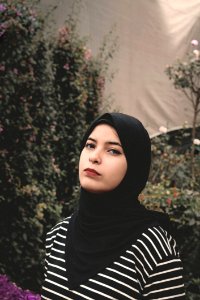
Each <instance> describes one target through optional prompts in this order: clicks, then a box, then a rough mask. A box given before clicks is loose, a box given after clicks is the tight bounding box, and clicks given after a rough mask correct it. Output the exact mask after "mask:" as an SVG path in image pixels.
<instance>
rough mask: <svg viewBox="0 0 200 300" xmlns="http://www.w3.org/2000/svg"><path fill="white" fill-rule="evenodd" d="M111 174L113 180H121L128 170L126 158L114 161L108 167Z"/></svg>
mask: <svg viewBox="0 0 200 300" xmlns="http://www.w3.org/2000/svg"><path fill="white" fill-rule="evenodd" d="M108 169H109V173H110V174H109V176H110V177H111V178H112V179H113V181H121V180H122V179H123V178H124V176H125V174H126V171H127V163H126V159H122V160H120V161H113V162H112V164H111V165H110V166H109V167H108Z"/></svg>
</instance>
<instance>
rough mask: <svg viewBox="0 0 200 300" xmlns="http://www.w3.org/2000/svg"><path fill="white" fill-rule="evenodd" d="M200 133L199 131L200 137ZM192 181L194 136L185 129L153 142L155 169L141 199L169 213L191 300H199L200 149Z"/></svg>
mask: <svg viewBox="0 0 200 300" xmlns="http://www.w3.org/2000/svg"><path fill="white" fill-rule="evenodd" d="M198 132H199V130H197V133H198ZM195 146H196V149H195V150H196V151H195V159H194V162H195V164H194V166H195V169H196V177H195V178H194V179H193V180H191V134H190V133H189V131H188V130H186V129H182V130H180V131H178V132H176V133H175V134H174V133H167V134H161V135H159V136H157V137H154V138H153V139H152V159H153V161H152V168H151V174H150V178H149V182H148V184H147V186H146V188H145V190H144V195H141V199H142V200H143V202H144V204H145V205H146V206H147V207H148V208H149V209H154V210H159V211H164V212H167V213H168V214H169V216H170V218H171V221H172V225H173V226H172V227H173V234H174V236H175V238H176V240H177V242H178V245H179V249H180V253H181V258H182V261H183V266H184V272H185V282H186V288H187V299H190V300H192V299H198V297H199V296H198V295H199V289H198V285H197V284H196V282H197V281H198V278H200V272H199V264H200V191H199V178H200V173H199V171H200V157H199V154H200V147H199V145H195Z"/></svg>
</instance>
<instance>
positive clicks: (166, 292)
mask: <svg viewBox="0 0 200 300" xmlns="http://www.w3.org/2000/svg"><path fill="white" fill-rule="evenodd" d="M69 218H70V217H68V218H66V219H65V220H63V221H62V222H60V223H58V224H57V225H56V226H55V227H54V228H53V229H52V230H51V231H50V232H49V233H48V234H47V239H46V260H45V280H44V284H43V288H42V299H46V300H61V299H69V300H71V299H74V300H75V299H76V300H81V299H88V300H98V299H99V300H101V299H113V300H114V299H133V300H134V299H135V300H136V299H163V300H164V299H166V300H168V299H176V300H178V299H185V292H184V284H183V277H182V271H183V269H182V263H181V260H180V258H179V253H178V250H177V247H176V242H175V240H174V239H173V238H172V237H171V236H170V235H169V234H168V233H167V232H166V231H165V230H163V229H162V228H161V227H159V226H158V227H157V226H156V227H151V228H148V229H147V230H146V231H145V232H144V233H142V234H141V236H140V238H138V239H137V241H136V242H135V243H134V244H133V245H132V246H131V247H130V248H129V249H127V250H126V251H124V252H123V253H122V254H121V256H119V258H118V259H117V260H116V261H113V262H112V263H111V264H110V265H109V266H107V267H106V268H105V269H103V270H102V271H101V272H100V273H98V274H96V275H95V276H94V277H92V278H90V279H88V281H86V282H85V283H84V284H81V285H80V286H79V287H78V288H76V289H75V290H69V289H68V279H67V274H66V261H65V256H66V255H67V253H65V241H66V235H67V230H68V224H69Z"/></svg>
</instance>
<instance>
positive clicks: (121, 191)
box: [66, 113, 169, 289]
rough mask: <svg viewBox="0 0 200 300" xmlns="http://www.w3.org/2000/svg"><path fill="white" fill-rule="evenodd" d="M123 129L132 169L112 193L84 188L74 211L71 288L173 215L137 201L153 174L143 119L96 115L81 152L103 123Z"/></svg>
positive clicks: (70, 231)
mask: <svg viewBox="0 0 200 300" xmlns="http://www.w3.org/2000/svg"><path fill="white" fill-rule="evenodd" d="M102 123H103V124H108V125H110V126H112V127H113V128H114V129H115V130H116V132H117V133H118V136H119V139H120V142H121V144H122V147H123V150H124V154H125V156H126V160H127V172H126V175H125V177H124V178H123V180H122V182H121V183H120V184H119V185H118V186H117V187H116V188H115V189H114V190H112V191H110V192H106V193H101V194H94V193H90V192H88V191H86V190H84V189H83V188H81V192H80V199H79V208H78V210H77V211H76V212H75V213H74V214H73V215H72V217H71V219H70V223H69V229H68V235H67V241H66V264H67V265H66V267H67V268H66V269H67V277H68V284H69V288H70V289H74V288H76V287H78V286H79V285H80V284H83V283H84V282H85V281H87V280H88V279H89V278H91V277H93V276H95V275H96V274H97V273H98V272H100V271H101V270H103V269H104V268H106V267H107V266H108V265H109V264H112V263H113V262H114V260H115V259H117V258H118V257H119V256H120V255H121V254H122V253H123V251H126V249H128V247H130V246H131V245H132V244H133V243H134V242H135V241H136V240H137V238H139V236H140V235H141V234H142V233H143V232H144V230H146V229H147V228H148V227H152V226H154V225H160V226H162V227H163V228H164V229H166V230H168V229H169V218H168V216H167V215H165V214H163V213H159V212H154V211H149V210H147V209H146V208H145V207H144V206H143V205H141V204H140V202H139V201H138V195H139V194H140V193H141V191H142V190H143V188H144V187H145V184H146V182H147V179H148V176H149V169H150V163H151V142H150V138H149V135H148V133H147V131H146V129H145V128H144V126H143V125H142V123H141V122H140V121H139V120H137V119H135V118H134V117H131V116H128V115H125V114H122V113H106V114H103V115H102V116H100V117H99V118H97V119H96V120H95V121H94V122H93V123H92V124H91V126H90V127H89V128H88V130H87V132H86V133H85V136H84V137H83V141H82V145H81V150H82V149H83V147H84V146H85V143H86V141H87V139H88V137H89V135H90V134H91V132H92V131H93V129H94V128H95V127H96V126H97V125H99V124H102Z"/></svg>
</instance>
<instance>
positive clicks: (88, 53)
mask: <svg viewBox="0 0 200 300" xmlns="http://www.w3.org/2000/svg"><path fill="white" fill-rule="evenodd" d="M84 57H85V59H86V60H89V59H91V57H92V50H91V49H85V53H84Z"/></svg>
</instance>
